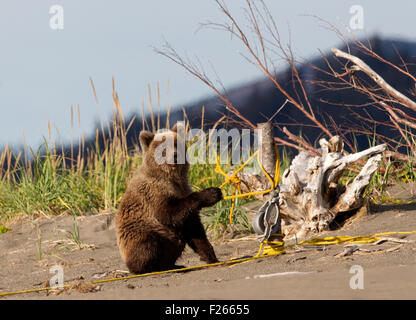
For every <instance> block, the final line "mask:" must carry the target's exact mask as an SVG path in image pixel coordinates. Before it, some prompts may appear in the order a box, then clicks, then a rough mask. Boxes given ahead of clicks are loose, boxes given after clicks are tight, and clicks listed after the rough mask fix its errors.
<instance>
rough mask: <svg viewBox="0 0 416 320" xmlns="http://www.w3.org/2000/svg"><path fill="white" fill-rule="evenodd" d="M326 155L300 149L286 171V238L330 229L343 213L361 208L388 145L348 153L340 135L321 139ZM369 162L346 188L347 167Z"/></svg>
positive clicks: (282, 197)
mask: <svg viewBox="0 0 416 320" xmlns="http://www.w3.org/2000/svg"><path fill="white" fill-rule="evenodd" d="M319 143H320V145H321V152H322V156H316V155H310V154H309V153H306V152H300V153H299V154H298V155H297V156H296V157H295V158H294V159H293V162H292V164H291V166H290V167H289V168H288V169H286V170H285V172H284V173H283V177H282V182H281V193H280V207H281V214H282V231H283V233H284V234H285V237H286V238H292V237H295V236H296V237H297V238H298V239H299V238H303V237H305V235H306V234H307V233H308V232H311V231H312V232H321V231H323V230H326V229H327V228H328V226H329V224H330V223H331V222H332V221H333V219H334V218H335V217H336V216H337V215H338V214H339V213H342V212H347V211H351V210H355V209H359V208H360V207H361V206H362V205H363V197H362V193H363V191H364V189H365V187H366V186H367V185H368V184H369V182H370V179H371V176H372V175H373V173H374V172H375V171H376V170H377V168H378V165H379V163H380V161H381V157H382V155H381V153H382V152H383V151H384V150H386V145H385V144H382V145H378V146H375V147H372V148H369V149H367V150H364V151H362V152H358V153H354V154H350V155H344V154H343V152H342V151H343V146H344V144H343V142H342V140H341V139H340V138H339V136H334V137H332V138H331V139H330V140H329V142H328V141H327V140H325V139H321V140H320V141H319ZM367 157H368V160H367V162H366V164H365V165H364V166H363V168H362V169H361V171H360V173H359V174H358V175H357V176H356V177H355V179H354V180H353V181H352V182H351V183H350V184H349V185H347V186H346V187H343V186H342V185H340V184H338V180H339V178H340V177H341V176H342V174H343V172H344V170H345V169H346V168H347V167H348V165H350V164H351V163H353V162H356V161H358V160H361V159H363V158H367Z"/></svg>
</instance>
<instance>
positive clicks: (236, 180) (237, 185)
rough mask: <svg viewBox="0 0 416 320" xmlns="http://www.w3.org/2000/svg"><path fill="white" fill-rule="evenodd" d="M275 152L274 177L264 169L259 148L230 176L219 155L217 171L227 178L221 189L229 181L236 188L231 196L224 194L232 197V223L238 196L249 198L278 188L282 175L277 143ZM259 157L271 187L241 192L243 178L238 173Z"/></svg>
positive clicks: (262, 169) (226, 198) (226, 197)
mask: <svg viewBox="0 0 416 320" xmlns="http://www.w3.org/2000/svg"><path fill="white" fill-rule="evenodd" d="M275 153H276V163H275V170H274V179H272V178H271V177H270V175H269V174H268V173H267V171H266V170H265V169H264V167H263V165H262V164H261V161H260V152H259V150H257V151H256V152H254V153H253V154H252V155H251V156H250V158H248V159H247V161H246V162H244V163H243V165H242V166H241V167H240V168H238V170H237V171H235V172H234V173H233V174H232V175H231V176H228V174H227V173H225V172H224V171H223V170H222V169H221V166H220V157H219V156H218V155H217V159H216V160H217V165H216V167H215V172H216V173H219V174H221V175H223V176H224V177H225V178H226V179H225V181H224V182H223V183H222V184H221V185H220V186H219V188H220V189H222V188H224V187H225V185H227V184H228V183H232V184H233V186H234V190H233V193H234V194H233V195H231V196H224V198H223V199H224V200H229V199H231V209H230V218H229V219H230V224H232V223H233V212H234V207H235V200H236V199H237V198H243V197H245V198H249V197H251V196H254V195H258V194H265V193H269V192H271V191H273V190H274V189H276V187H277V185H278V183H279V176H280V157H279V152H278V150H277V147H276V145H275ZM254 157H257V162H258V164H259V167H260V169H261V171H262V172H263V174H264V175H265V176H266V177H267V179H268V180H269V182H270V186H271V187H270V189H268V190H263V191H253V192H247V193H241V186H240V185H241V179H240V178H239V177H237V174H238V173H239V172H240V171H241V170H243V169H244V168H245V167H246V166H247V164H248V163H249V162H250V161H251V160H252V159H253V158H254Z"/></svg>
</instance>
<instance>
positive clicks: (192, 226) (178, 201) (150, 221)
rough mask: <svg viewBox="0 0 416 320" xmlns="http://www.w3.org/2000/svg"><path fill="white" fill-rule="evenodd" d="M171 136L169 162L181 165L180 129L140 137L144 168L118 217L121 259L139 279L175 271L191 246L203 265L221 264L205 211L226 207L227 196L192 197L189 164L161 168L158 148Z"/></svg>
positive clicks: (202, 194)
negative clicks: (204, 220)
mask: <svg viewBox="0 0 416 320" xmlns="http://www.w3.org/2000/svg"><path fill="white" fill-rule="evenodd" d="M160 135H165V137H161V136H160ZM169 135H171V136H170V137H172V135H173V138H174V141H175V144H174V147H173V149H172V148H170V149H169V148H168V149H166V152H165V153H164V154H163V156H166V157H168V158H169V157H170V159H172V158H173V159H175V160H176V158H177V152H178V150H177V143H176V142H177V139H178V134H177V129H176V126H175V127H174V128H173V129H172V130H171V131H168V132H166V133H164V134H160V133H159V134H157V135H156V136H154V135H153V134H152V133H151V132H149V131H142V132H141V133H140V144H141V147H142V150H143V151H144V159H143V164H142V166H141V167H140V168H139V169H138V170H137V172H136V173H135V175H134V176H133V178H132V180H131V181H130V183H129V185H128V187H127V190H126V193H125V195H124V198H123V200H122V201H121V204H120V207H119V210H118V213H117V217H116V232H117V241H118V245H119V248H120V253H121V256H122V258H123V260H124V261H125V263H126V265H127V267H128V269H129V270H130V272H133V273H144V272H151V271H157V270H166V269H170V268H173V267H174V265H175V262H176V260H177V259H178V258H179V257H180V255H181V254H182V252H183V250H184V248H185V245H186V244H188V245H189V246H190V247H191V248H192V249H193V250H194V251H195V252H196V253H198V254H199V256H200V257H201V259H202V260H204V261H206V262H208V263H213V262H217V261H218V260H217V258H216V256H215V253H214V249H213V248H212V246H211V244H210V242H209V241H208V239H207V237H206V234H205V230H204V227H203V226H202V224H201V220H200V217H199V210H200V209H201V208H202V207H207V206H212V205H214V204H215V203H217V202H218V201H220V200H221V199H222V193H221V190H220V189H218V188H208V189H205V190H202V191H200V192H192V190H191V187H190V186H189V180H188V169H189V164H188V163H185V164H176V162H177V161H174V162H175V164H168V163H164V164H158V163H157V161H156V160H157V158H158V155H157V154H156V153H157V151H156V148H157V146H158V145H160V144H161V143H162V142H163V141H165V140H166V138H167V137H169ZM160 138H162V139H160ZM161 140H163V141H161ZM168 162H169V161H168Z"/></svg>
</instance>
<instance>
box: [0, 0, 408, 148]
mask: <svg viewBox="0 0 416 320" xmlns="http://www.w3.org/2000/svg"><path fill="white" fill-rule="evenodd" d="M265 2H266V4H267V5H268V7H269V9H270V11H271V13H272V14H273V16H274V18H275V20H276V21H277V23H278V26H279V29H280V31H281V35H282V38H283V41H284V42H286V41H287V40H288V26H289V27H290V30H291V39H292V44H293V48H294V50H295V54H296V55H298V56H302V57H311V56H312V55H315V54H316V53H317V49H322V50H324V51H326V50H328V49H329V48H330V47H332V46H335V45H337V44H339V43H340V41H339V39H338V38H337V36H336V35H335V34H334V33H332V32H331V31H328V30H326V29H324V28H323V27H322V24H321V23H319V22H317V21H316V20H314V19H313V18H311V17H307V16H302V15H304V14H311V15H318V16H319V17H321V18H324V19H326V20H329V21H331V22H333V23H335V24H338V25H339V21H344V22H345V23H348V21H349V19H350V17H351V14H350V12H349V10H350V7H351V6H352V5H356V4H359V5H361V6H362V7H363V9H364V28H365V29H364V31H360V32H356V34H357V35H358V36H362V35H364V34H365V33H366V34H368V35H372V34H374V33H378V34H380V35H382V36H384V37H388V36H394V37H400V38H402V39H408V40H416V36H415V34H414V30H415V27H416V26H415V19H414V12H416V2H410V1H402V0H397V1H395V2H394V3H393V2H391V1H376V0H367V1H364V0H360V1H359V0H356V1H333V0H320V1H306V0H304V1H299V0H292V1H276V0H274V1H271V0H270V1H267V0H266V1H265ZM244 3H245V2H244V1H238V0H233V1H230V0H229V1H227V4H228V5H229V7H230V9H231V10H232V12H233V13H234V15H235V16H236V17H237V18H238V19H240V20H242V21H244V15H243V11H242V10H241V8H242V7H243V6H244ZM52 5H61V6H62V8H63V9H64V29H63V30H52V29H51V28H50V26H49V20H50V19H51V14H50V13H49V8H50V7H51V6H52ZM207 20H211V21H215V22H224V21H226V18H225V17H224V16H223V15H222V14H221V12H220V11H219V10H218V7H217V6H216V4H215V2H214V1H212V0H203V1H202V0H198V1H195V0H194V1H191V0H175V1H167V0H164V1H162V0H153V1H137V0H136V1H133V0H132V1H128V0H119V1H115V0H111V1H109V0H107V1H103V0H66V1H64V0H60V1H59V0H56V1H49V0H36V1H33V0H1V2H0V41H1V44H2V46H1V50H0V108H1V118H0V146H1V145H5V144H6V143H10V144H13V145H18V144H20V143H21V142H22V134H23V132H24V135H25V137H26V140H27V142H28V144H30V145H32V146H34V147H36V146H37V145H38V144H39V143H40V142H41V141H42V136H46V135H47V121H48V120H49V121H50V122H51V126H52V136H53V139H58V140H59V139H61V140H62V141H64V142H68V141H69V140H70V137H71V135H75V136H76V135H77V134H78V133H79V132H81V133H82V132H85V133H86V134H87V135H88V134H91V133H92V132H93V129H94V124H95V121H96V120H97V119H98V112H100V113H101V115H102V117H104V118H107V117H108V116H110V115H111V111H112V109H113V104H112V99H111V79H112V77H113V76H114V77H115V83H116V89H117V91H118V93H119V97H120V101H121V105H122V107H123V110H124V112H125V113H126V114H129V113H132V112H137V111H140V110H141V104H142V101H145V104H146V106H147V102H148V95H147V92H148V91H147V90H148V89H147V86H148V84H150V86H151V88H152V91H153V93H155V91H156V83H157V82H158V81H159V82H160V88H161V98H162V100H161V104H162V109H163V108H166V106H167V105H169V104H172V105H173V106H174V107H181V106H183V105H184V104H186V103H189V102H192V101H196V100H198V99H200V98H202V97H205V96H207V95H211V94H212V92H211V91H210V89H209V88H208V87H206V86H205V85H204V84H203V83H202V82H200V81H199V80H197V79H195V78H193V77H191V76H190V75H188V74H187V73H186V72H185V71H184V70H183V69H182V68H180V67H179V66H177V65H175V64H174V63H173V62H171V61H169V60H167V59H166V58H164V57H162V56H160V55H157V54H156V53H155V52H154V51H153V49H152V46H156V47H160V46H161V45H162V43H163V38H165V39H167V40H168V41H169V42H170V43H171V44H172V46H173V47H175V49H177V50H178V52H180V53H181V54H183V55H188V56H190V57H193V56H195V55H197V56H198V57H199V58H200V60H201V61H202V62H204V63H205V64H206V66H207V69H209V63H212V65H214V66H215V69H216V71H217V73H218V75H219V76H220V78H221V80H222V81H223V83H224V85H225V86H226V87H232V86H236V85H238V84H241V83H244V82H248V81H251V80H253V79H255V78H257V77H259V76H260V73H259V72H258V70H256V69H255V68H254V67H253V66H252V65H250V64H248V63H247V62H246V61H245V60H244V58H242V57H241V56H240V54H239V51H242V47H241V45H240V44H239V43H238V41H236V40H235V39H234V40H233V39H230V36H229V35H227V34H226V33H224V32H220V31H215V30H210V29H202V30H201V31H199V32H197V33H196V32H195V31H196V30H197V29H198V24H199V23H202V22H206V21H207ZM89 77H92V79H93V81H94V83H95V87H96V91H97V95H98V99H99V109H98V107H97V104H96V103H95V100H94V97H93V94H92V90H91V87H90V84H89ZM168 79H169V80H170V85H169V93H168V94H166V87H167V81H168ZM153 99H155V96H154V97H153ZM71 105H72V106H73V107H74V108H76V106H77V105H79V108H80V114H81V126H80V128H78V125H76V126H75V128H74V130H73V132H71V126H70V107H71ZM58 132H59V133H58Z"/></svg>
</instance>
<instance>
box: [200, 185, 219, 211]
mask: <svg viewBox="0 0 416 320" xmlns="http://www.w3.org/2000/svg"><path fill="white" fill-rule="evenodd" d="M199 197H200V199H201V204H202V206H203V207H209V206H212V205H214V204H216V203H217V202H218V201H220V200H222V192H221V189H220V188H215V187H213V188H207V189H204V190H202V191H200V192H199Z"/></svg>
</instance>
